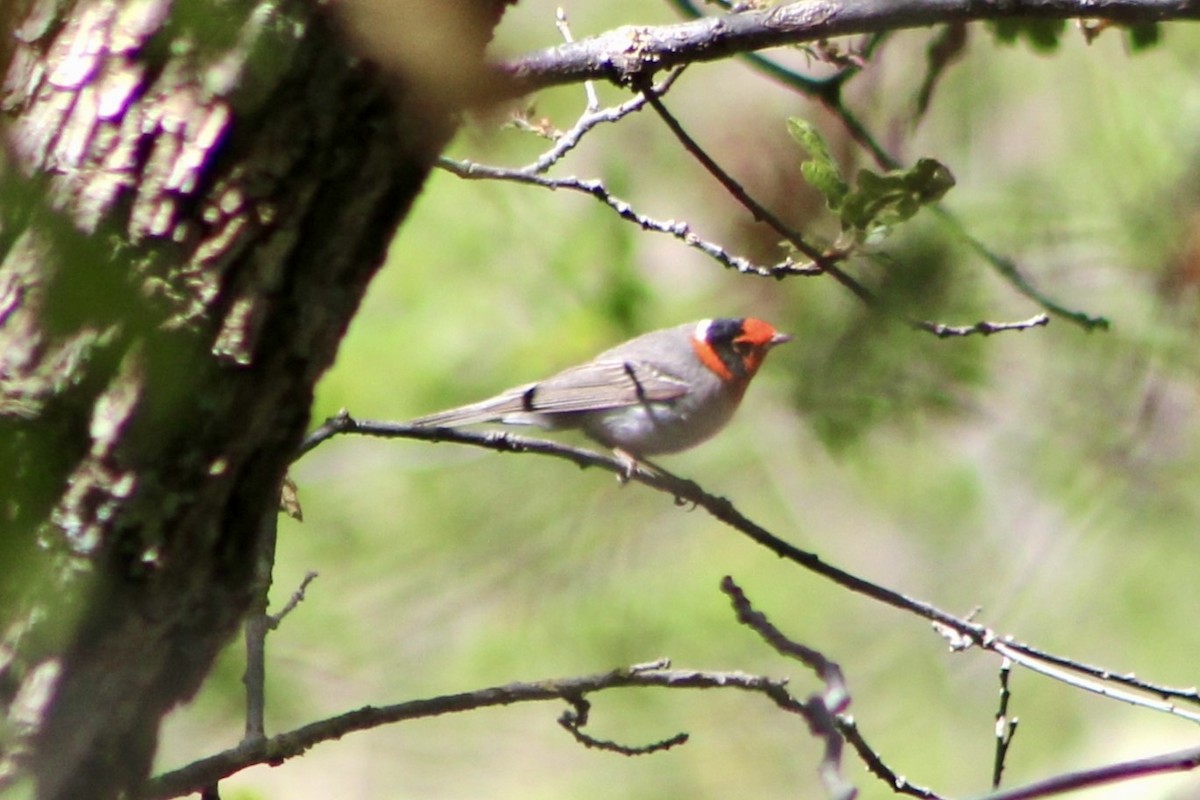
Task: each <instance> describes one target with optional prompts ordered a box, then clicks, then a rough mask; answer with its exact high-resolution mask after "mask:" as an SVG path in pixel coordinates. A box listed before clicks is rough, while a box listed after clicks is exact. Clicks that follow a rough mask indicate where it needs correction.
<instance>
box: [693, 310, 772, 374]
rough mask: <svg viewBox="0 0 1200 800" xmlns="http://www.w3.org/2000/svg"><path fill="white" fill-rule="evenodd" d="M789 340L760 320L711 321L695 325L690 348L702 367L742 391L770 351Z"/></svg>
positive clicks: (750, 318)
mask: <svg viewBox="0 0 1200 800" xmlns="http://www.w3.org/2000/svg"><path fill="white" fill-rule="evenodd" d="M791 340H792V337H791V336H788V335H787V334H786V333H780V332H779V331H777V330H775V328H774V327H772V326H771V325H770V324H769V323H766V322H763V321H762V320H761V319H755V318H753V317H746V318H745V319H710V320H704V321H702V322H700V323H699V324H698V325H697V326H696V332H695V333H694V334H693V335H692V347H693V349H695V351H696V355H697V356H698V357H699V358H700V361H701V363H703V364H704V366H706V367H708V368H709V369H710V370H712V371H713V372H714V373H715V374H716V375H717V376H718V377H719V378H720V379H721V380H723V381H725V382H726V383H730V384H734V385H736V386H737V387H738V388H739V390H740V391H744V390H745V388H746V384H748V383H749V382H750V379H751V378H753V377H754V374H755V373H756V372H758V368H759V367H760V366H762V362H763V359H765V358H766V357H767V353H768V352H769V351H770V349H771V348H772V347H774V346H775V345H777V344H783V343H784V342H790V341H791Z"/></svg>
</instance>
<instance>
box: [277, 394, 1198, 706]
mask: <svg viewBox="0 0 1200 800" xmlns="http://www.w3.org/2000/svg"><path fill="white" fill-rule="evenodd" d="M348 433H355V434H359V435H365V436H378V437H382V438H401V439H418V440H422V441H428V442H454V443H457V444H467V445H472V446H475V447H483V448H486V449H489V450H495V451H497V452H501V453H540V454H542V455H547V456H551V457H554V458H560V459H564V460H566V461H570V462H572V463H574V464H576V465H578V466H579V467H582V468H587V467H597V468H599V469H603V470H607V471H609V472H612V473H613V474H614V475H617V476H619V477H621V476H623V477H624V478H626V479H629V480H634V481H637V482H638V483H641V484H644V485H646V486H649V487H651V488H653V489H657V490H659V491H661V492H665V493H667V494H669V495H671V496H673V497H674V498H675V501H676V503H678V504H680V505H687V504H691V505H694V506H696V507H699V508H703V509H704V510H705V511H707V512H708V513H709V514H710V515H712V516H713V517H714V518H716V519H717V520H719V521H721V522H723V523H725V524H726V525H728V526H729V527H731V528H733V529H734V530H736V531H738V532H739V533H741V534H743V535H745V536H747V537H749V538H750V539H751V540H752V541H754V542H756V543H757V544H759V545H762V546H763V547H765V548H767V549H768V550H769V551H771V552H772V553H774V554H775V555H777V556H779V557H780V558H783V559H786V560H788V561H791V562H793V563H795V564H798V565H799V566H802V567H804V568H805V569H807V570H809V571H811V572H814V573H816V574H818V575H820V576H822V577H824V578H826V579H828V580H830V581H833V582H834V583H836V584H838V585H839V586H842V587H843V588H845V589H849V590H850V591H852V592H855V593H857V594H861V595H864V596H866V597H869V598H871V599H873V600H876V601H878V602H880V603H884V604H885V605H889V606H892V607H893V608H897V609H900V610H902V611H907V612H909V613H912V614H916V615H917V616H919V617H923V618H924V619H927V620H929V621H930V622H932V623H934V626H935V628H936V629H938V630H939V631H941V632H943V634H946V633H947V632H949V635H948V638H951V639H952V640H953V641H952V649H954V650H963V649H966V648H968V647H970V646H972V645H974V646H978V647H980V648H982V649H984V650H988V651H991V652H993V653H997V654H998V655H1001V656H1006V657H1008V658H1010V659H1012V660H1013V661H1014V662H1015V663H1017V664H1020V665H1021V666H1023V667H1026V668H1028V669H1030V670H1033V671H1036V672H1038V673H1039V674H1042V675H1045V676H1046V677H1049V678H1053V679H1055V680H1059V681H1062V682H1064V683H1066V684H1068V685H1071V686H1075V687H1077V688H1082V689H1085V690H1087V691H1091V692H1095V693H1097V694H1100V695H1102V696H1105V697H1110V698H1112V699H1117V700H1121V701H1123V702H1128V703H1132V704H1135V705H1138V706H1141V707H1144V708H1149V709H1152V710H1155V711H1162V712H1165V713H1169V714H1172V715H1174V716H1177V717H1181V718H1183V719H1187V720H1190V721H1192V722H1200V714H1197V713H1195V712H1190V711H1186V710H1184V709H1181V708H1179V707H1178V706H1177V705H1176V704H1174V703H1164V702H1158V701H1154V700H1151V699H1147V698H1142V697H1138V696H1137V695H1134V694H1131V693H1129V692H1121V691H1117V690H1114V689H1112V688H1110V687H1106V686H1104V684H1105V683H1106V682H1112V683H1119V684H1122V685H1126V686H1129V687H1130V688H1134V689H1138V690H1140V691H1143V692H1145V693H1147V694H1153V695H1159V696H1170V697H1173V698H1174V699H1177V700H1181V701H1184V702H1188V703H1195V704H1200V697H1197V695H1196V693H1195V690H1174V689H1170V688H1167V687H1162V686H1156V685H1154V684H1150V683H1147V682H1144V681H1138V682H1137V683H1136V685H1133V684H1130V683H1128V682H1127V681H1122V680H1120V676H1117V675H1116V674H1115V673H1112V672H1110V671H1107V670H1103V671H1101V670H1098V669H1097V668H1095V667H1092V666H1089V665H1087V664H1082V663H1078V662H1075V661H1072V660H1071V659H1068V658H1064V657H1062V656H1056V655H1052V654H1050V653H1047V652H1045V651H1043V650H1039V649H1037V648H1035V647H1031V646H1029V645H1026V644H1024V643H1022V642H1019V641H1017V640H1015V639H1012V638H1011V637H1007V636H1006V637H1003V638H1001V637H999V636H997V635H996V633H995V632H994V631H993V630H991V629H990V628H988V627H987V626H985V625H980V624H979V623H976V622H972V621H971V620H969V619H964V618H962V617H958V616H955V615H953V614H950V613H949V612H946V611H943V610H942V609H940V608H938V607H936V606H934V605H932V604H930V603H927V602H924V601H922V600H918V599H916V598H912V597H909V596H907V595H905V594H902V593H900V592H898V591H896V590H894V589H890V588H888V587H886V586H882V585H880V584H877V583H874V582H872V581H869V580H867V579H865V578H861V577H859V576H857V575H855V574H853V573H851V572H847V571H846V570H843V569H840V568H839V567H835V566H833V565H832V564H829V563H827V562H825V561H823V560H822V559H821V557H820V556H819V555H817V554H816V553H812V552H809V551H807V550H802V549H800V548H798V547H796V546H795V545H792V544H790V543H789V542H787V541H784V540H783V539H781V538H779V537H778V536H776V535H775V534H773V533H771V532H770V531H769V530H767V529H766V528H764V527H762V526H761V525H759V524H758V523H756V522H754V521H753V520H751V519H750V518H749V517H747V516H745V515H744V514H742V512H741V511H739V510H738V509H737V508H736V507H735V506H734V505H733V503H731V502H730V501H729V500H727V499H726V498H724V497H719V496H717V495H713V494H709V493H708V492H706V491H705V490H704V489H703V488H701V487H700V486H699V485H698V484H696V483H695V482H693V481H690V480H687V479H686V478H679V477H676V476H674V475H672V474H670V473H668V472H665V471H658V472H649V471H647V470H646V469H644V468H641V467H639V468H637V469H633V470H631V469H630V468H629V465H628V464H627V463H625V462H623V461H621V460H619V459H616V458H611V457H608V456H603V455H600V454H599V453H596V452H594V451H592V450H587V449H584V448H579V447H571V446H569V445H564V444H559V443H557V442H551V441H547V440H545V439H531V438H527V437H523V436H514V435H512V434H509V433H505V432H502V431H486V432H479V433H476V432H471V431H463V430H457V429H454V428H430V427H420V426H413V425H406V424H402V423H392V422H376V421H370V420H356V419H353V418H352V417H351V416H350V415H349V414H348V413H346V412H345V411H343V412H342V413H340V414H338V415H337V416H335V417H331V418H330V419H328V420H326V421H325V423H324V424H323V425H321V426H320V427H319V428H317V429H316V430H315V431H313V432H312V433H311V434H309V436H308V437H307V438H306V439H305V440H304V443H303V444H302V445H301V447H300V450H299V451H298V453H297V455H296V457H297V458H300V457H301V456H303V455H304V454H306V453H308V452H310V451H311V450H312V449H313V448H315V447H317V446H319V445H320V444H322V443H323V442H326V441H328V440H329V439H331V438H333V437H334V436H337V435H340V434H348ZM1050 665H1053V666H1050ZM1077 676H1085V677H1082V678H1081V677H1077Z"/></svg>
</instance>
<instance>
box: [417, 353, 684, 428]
mask: <svg viewBox="0 0 1200 800" xmlns="http://www.w3.org/2000/svg"><path fill="white" fill-rule="evenodd" d="M687 391H688V384H687V382H686V381H684V380H683V379H682V378H678V377H676V376H674V375H671V374H670V373H668V372H665V371H664V370H662V369H661V368H659V367H656V366H654V365H653V364H647V363H646V362H642V361H625V360H621V359H600V360H597V361H590V362H588V363H586V364H581V365H579V366H577V367H570V368H568V369H565V370H563V371H562V372H560V373H558V374H557V375H552V376H551V377H549V378H546V379H545V380H543V381H538V382H537V383H529V384H525V385H524V386H516V387H513V388H512V389H509V390H508V391H506V392H502V393H500V394H498V395H496V396H495V397H491V398H488V399H487V400H482V401H480V402H478V403H472V404H471V405H467V406H460V407H459V408H452V409H449V410H448V411H441V412H438V413H437V414H430V415H429V416H426V417H420V418H419V419H415V420H413V421H412V422H411V423H410V424H412V425H423V426H430V427H432V426H442V427H450V426H455V425H472V424H475V423H478V422H494V421H497V420H499V419H501V418H503V417H506V416H508V415H510V414H523V413H539V414H567V413H571V412H576V411H602V410H604V409H608V408H621V407H623V406H632V405H637V404H638V403H649V402H666V401H670V400H675V399H677V398H679V397H682V396H683V395H685V394H687Z"/></svg>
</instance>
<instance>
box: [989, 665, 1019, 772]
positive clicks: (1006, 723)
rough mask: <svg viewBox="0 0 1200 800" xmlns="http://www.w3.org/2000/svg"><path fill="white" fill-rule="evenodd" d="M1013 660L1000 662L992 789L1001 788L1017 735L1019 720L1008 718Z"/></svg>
mask: <svg viewBox="0 0 1200 800" xmlns="http://www.w3.org/2000/svg"><path fill="white" fill-rule="evenodd" d="M1012 663H1013V662H1012V660H1011V659H1008V658H1003V659H1001V660H1000V706H999V708H997V709H996V757H995V759H993V761H992V788H993V789H999V788H1000V779H1001V778H1002V777H1003V776H1004V761H1005V759H1007V758H1008V748H1009V747H1011V746H1012V742H1013V737H1014V736H1015V735H1016V734H1017V718H1016V717H1013V718H1012V719H1009V717H1008V701H1009V699H1010V698H1012V692H1010V691H1009V689H1008V677H1009V674H1010V673H1011V672H1012Z"/></svg>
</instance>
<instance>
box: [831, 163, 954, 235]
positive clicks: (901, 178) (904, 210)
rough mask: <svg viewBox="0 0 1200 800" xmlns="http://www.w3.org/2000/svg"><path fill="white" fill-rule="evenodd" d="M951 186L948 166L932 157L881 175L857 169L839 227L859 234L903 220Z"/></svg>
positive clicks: (951, 179)
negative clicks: (856, 180) (856, 185)
mask: <svg viewBox="0 0 1200 800" xmlns="http://www.w3.org/2000/svg"><path fill="white" fill-rule="evenodd" d="M952 186H954V176H953V175H952V174H950V170H949V169H947V168H946V166H945V165H944V164H942V163H941V162H939V161H936V160H934V159H932V158H922V159H920V160H919V161H917V163H916V165H915V166H913V167H912V168H910V169H907V170H892V171H891V172H886V173H884V174H882V175H880V174H879V173H876V172H872V171H871V170H868V169H864V170H860V171H859V173H858V188H857V189H855V190H854V191H853V192H851V193H850V194H849V195H848V196H847V197H846V199H845V202H844V203H843V204H842V229H843V230H854V231H857V232H858V233H859V234H860V235H862V234H869V233H873V232H875V231H876V230H878V229H880V228H887V227H891V226H892V225H896V224H897V223H900V222H904V221H905V220H907V219H909V218H911V217H912V216H913V215H914V214H916V213H917V212H918V211H920V210H921V207H922V206H925V205H928V204H930V203H936V202H937V201H938V200H941V199H942V197H944V196H945V194H946V192H948V191H949V190H950V188H951V187H952ZM860 238H861V236H860Z"/></svg>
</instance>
